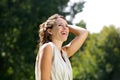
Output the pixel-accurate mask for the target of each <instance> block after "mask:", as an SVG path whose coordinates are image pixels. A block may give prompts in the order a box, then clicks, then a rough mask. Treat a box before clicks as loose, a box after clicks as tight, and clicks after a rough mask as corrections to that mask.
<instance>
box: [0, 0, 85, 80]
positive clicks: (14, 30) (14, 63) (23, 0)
mask: <svg viewBox="0 0 120 80" xmlns="http://www.w3.org/2000/svg"><path fill="white" fill-rule="evenodd" d="M68 2H69V0H44V1H42V0H1V1H0V80H34V63H35V57H36V54H37V48H38V46H37V45H38V40H39V37H38V30H39V24H41V23H42V22H44V21H45V20H46V19H47V18H48V17H49V16H51V15H53V14H54V13H58V14H61V15H63V16H64V17H66V16H67V15H71V11H68V12H64V9H65V8H66V7H68ZM75 5H76V4H74V6H75ZM77 5H78V3H77ZM77 5H76V6H77ZM80 5H81V6H83V4H81V3H80ZM69 8H70V10H73V9H74V7H73V6H69ZM79 9H80V11H81V10H82V7H79ZM79 9H77V10H79ZM80 11H77V12H80ZM75 14H76V13H75ZM75 14H72V15H71V16H74V15H75ZM69 22H70V21H69ZM70 23H71V22H70Z"/></svg>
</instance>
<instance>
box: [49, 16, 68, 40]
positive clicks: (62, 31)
mask: <svg viewBox="0 0 120 80" xmlns="http://www.w3.org/2000/svg"><path fill="white" fill-rule="evenodd" d="M51 33H52V39H57V40H59V41H62V42H64V41H66V40H67V38H68V35H69V28H68V27H67V22H66V21H65V20H64V19H62V18H58V19H57V20H56V24H55V26H54V27H53V28H52V30H51Z"/></svg>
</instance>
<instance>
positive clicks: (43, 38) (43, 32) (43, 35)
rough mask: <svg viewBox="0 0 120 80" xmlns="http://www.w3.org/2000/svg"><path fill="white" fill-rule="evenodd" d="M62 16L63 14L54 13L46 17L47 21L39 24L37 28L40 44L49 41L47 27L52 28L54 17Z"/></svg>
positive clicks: (54, 21)
mask: <svg viewBox="0 0 120 80" xmlns="http://www.w3.org/2000/svg"><path fill="white" fill-rule="evenodd" d="M58 18H63V16H61V15H59V14H54V15H52V16H51V17H49V18H48V20H47V21H45V22H44V23H42V24H40V26H39V27H40V29H39V37H40V43H39V44H40V45H43V44H45V43H48V42H51V41H52V39H51V34H49V33H48V31H47V29H52V28H53V27H54V26H55V24H56V19H58Z"/></svg>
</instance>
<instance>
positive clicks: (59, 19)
mask: <svg viewBox="0 0 120 80" xmlns="http://www.w3.org/2000/svg"><path fill="white" fill-rule="evenodd" d="M56 24H67V21H66V20H64V19H63V18H58V19H56Z"/></svg>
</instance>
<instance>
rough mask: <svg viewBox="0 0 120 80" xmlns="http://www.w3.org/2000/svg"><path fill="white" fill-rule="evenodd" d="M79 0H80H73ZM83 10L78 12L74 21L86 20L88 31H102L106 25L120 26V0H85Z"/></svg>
mask: <svg viewBox="0 0 120 80" xmlns="http://www.w3.org/2000/svg"><path fill="white" fill-rule="evenodd" d="M71 1H79V0H71ZM85 1H86V3H85V5H84V8H83V12H81V13H78V14H77V15H76V17H75V19H74V21H73V23H77V22H79V21H80V20H84V21H85V22H86V25H87V29H88V31H90V32H91V33H93V32H100V31H101V30H102V28H103V26H104V25H106V26H109V25H111V24H113V25H115V26H116V27H120V0H85Z"/></svg>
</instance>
